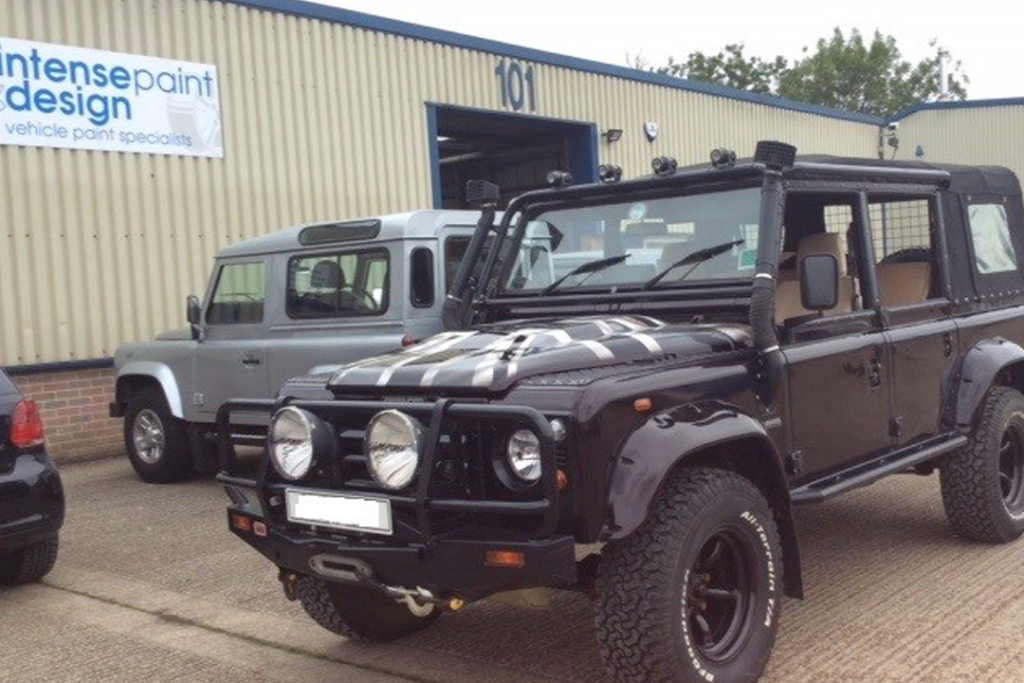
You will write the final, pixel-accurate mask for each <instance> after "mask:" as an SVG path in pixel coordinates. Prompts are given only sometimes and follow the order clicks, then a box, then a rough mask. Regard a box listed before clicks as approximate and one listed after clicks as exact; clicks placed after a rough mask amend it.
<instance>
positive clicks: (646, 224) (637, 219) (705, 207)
mask: <svg viewBox="0 0 1024 683" xmlns="http://www.w3.org/2000/svg"><path fill="white" fill-rule="evenodd" d="M760 207H761V190H760V188H759V187H751V188H745V189H737V190H726V191H721V192H711V193H705V194H693V195H687V196H677V197H666V198H659V199H649V200H645V201H631V202H623V203H617V204H602V205H599V206H588V207H581V208H571V209H558V210H554V211H547V212H544V213H541V214H539V215H538V216H536V217H535V218H534V220H532V221H531V222H530V223H529V225H527V227H526V232H525V234H524V235H523V244H522V248H521V249H520V250H519V254H518V255H517V260H516V265H515V267H514V268H513V269H512V271H511V275H510V277H509V278H508V279H507V281H506V282H505V283H504V284H505V290H506V291H514V292H523V291H534V290H540V291H545V290H547V291H552V289H553V288H552V285H553V284H554V286H555V287H557V288H558V289H572V288H574V287H579V286H583V285H585V286H587V287H620V286H626V287H629V286H637V287H640V286H643V285H644V284H645V283H649V282H650V281H651V280H652V279H654V278H656V277H657V276H658V275H659V274H661V273H662V272H663V271H665V270H666V269H670V268H671V270H670V271H669V272H668V274H667V275H665V276H664V277H663V278H661V279H660V280H658V281H657V283H656V284H657V286H662V287H671V286H672V285H673V283H678V282H680V281H681V280H682V279H683V278H685V279H686V281H687V282H694V281H699V280H713V279H737V278H750V277H753V275H754V265H755V262H756V258H755V256H756V253H757V239H758V217H759V215H760ZM729 243H732V244H729ZM715 247H722V248H721V249H720V250H715V249H714V248H715ZM700 250H709V251H708V253H707V254H705V256H704V257H700V255H697V256H698V258H696V259H692V258H691V259H690V260H689V261H688V263H687V264H686V265H684V266H683V267H676V268H672V266H673V265H675V264H678V263H679V262H680V261H683V260H684V259H687V257H691V256H693V255H694V254H695V252H698V251H700ZM708 254H710V255H708ZM616 257H619V258H616ZM694 261H696V262H694ZM560 279H561V280H562V281H561V282H559V280H560Z"/></svg>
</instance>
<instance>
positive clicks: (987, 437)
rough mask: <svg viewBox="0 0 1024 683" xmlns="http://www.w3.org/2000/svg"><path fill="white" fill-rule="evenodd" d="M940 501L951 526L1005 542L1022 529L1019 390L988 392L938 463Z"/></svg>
mask: <svg viewBox="0 0 1024 683" xmlns="http://www.w3.org/2000/svg"><path fill="white" fill-rule="evenodd" d="M940 472H941V480H942V502H943V504H944V506H945V508H946V517H948V518H949V522H950V524H951V525H952V527H953V529H954V531H956V532H957V533H958V534H959V535H961V536H963V537H965V538H969V539H972V540H975V541H982V542H986V543H1008V542H1010V541H1013V540H1016V539H1018V538H1020V536H1021V535H1022V534H1024V395H1021V393H1020V392H1019V391H1017V390H1016V389H1011V388H1009V387H995V388H993V389H992V390H991V391H989V393H988V396H987V397H986V398H985V403H984V405H982V407H981V416H980V418H979V420H978V426H977V428H976V429H975V430H974V433H973V434H971V437H970V440H969V441H968V442H967V444H966V445H965V446H963V447H962V448H960V449H959V450H958V451H956V452H955V453H953V454H952V455H950V456H949V457H948V458H946V459H945V460H944V461H943V463H942V466H941V470H940Z"/></svg>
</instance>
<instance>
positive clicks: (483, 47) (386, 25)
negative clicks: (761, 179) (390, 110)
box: [224, 0, 885, 126]
mask: <svg viewBox="0 0 1024 683" xmlns="http://www.w3.org/2000/svg"><path fill="white" fill-rule="evenodd" d="M224 1H225V2H229V3H231V4H234V5H241V6H244V7H251V8H254V9H261V10H267V11H271V12H280V13H283V14H291V15H295V16H300V17H306V18H309V19H319V20H322V21H329V22H334V23H338V24H346V25H349V26H355V27H357V28H363V29H367V30H370V31H380V32H383V33H390V34H394V35H398V36H404V37H407V38H414V39H417V40H425V41H429V42H432V43H441V44H443V45H451V46H453V47H461V48H465V49H467V50H476V51H480V52H491V53H494V54H498V55H503V56H506V57H511V58H514V59H522V60H525V61H529V62H535V63H539V64H547V65H549V66H556V67H561V68H565V69H572V70H574V71H584V72H587V73H593V74H599V75H602V76H612V77H614V78H623V79H626V80H630V81H636V82H639V83H646V84H648V85H656V86H661V87H665V88H674V89H676V90H686V91H689V92H695V93H700V94H703V95H712V96H715V97H724V98H727V99H731V100H738V101H740V102H749V103H751V104H760V105H764V106H766V107H774V108H776V109H787V110H790V111H796V112H801V113H804V114H815V115H817V116H824V117H827V118H833V119H840V120H843V121H852V122H854V123H864V124H870V125H872V126H880V125H882V124H884V123H885V120H884V119H882V118H880V117H878V116H872V115H870V114H859V113H856V112H848V111H841V110H838V109H830V108H828V107H821V106H818V105H815V104H806V103H804V102H796V101H794V100H787V99H783V98H781V97H771V96H769V95H761V94H759V93H752V92H747V91H745V90H737V89H735V88H728V87H725V86H722V85H712V84H709V83H699V82H697V81H690V80H686V79H683V78H675V77H672V76H664V75H662V74H656V73H651V72H648V71H640V70H638V69H631V68H629V67H625V66H616V65H614V64H605V63H603V62H597V61H593V60H590V59H583V58H580V57H569V56H567V55H560V54H556V53H554V52H547V51H545V50H537V49H534V48H529V47H523V46H521V45H513V44H511V43H504V42H501V41H498V40H490V39H488V38H478V37H476V36H470V35H466V34H465V33H457V32H455V31H446V30H444V29H438V28H431V27H429V26H421V25H419V24H412V23H409V22H406V21H399V20H398V19H388V18H385V17H378V16H374V15H372V14H364V13H362V12H354V11H352V10H347V9H342V8H339V7H328V6H326V5H315V4H313V3H310V2H303V1H302V0H224Z"/></svg>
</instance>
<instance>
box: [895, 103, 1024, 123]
mask: <svg viewBox="0 0 1024 683" xmlns="http://www.w3.org/2000/svg"><path fill="white" fill-rule="evenodd" d="M988 107H1024V97H998V98H992V99H987V100H954V101H951V102H921V103H920V104H915V105H914V106H913V107H909V108H907V109H904V110H903V111H901V112H900V113H898V114H896V115H895V116H893V117H892V119H890V120H891V121H900V120H902V119H905V118H907V117H908V116H911V115H912V114H916V113H917V112H919V111H931V110H934V109H985V108H988Z"/></svg>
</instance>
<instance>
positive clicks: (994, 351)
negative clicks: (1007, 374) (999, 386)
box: [953, 337, 1024, 431]
mask: <svg viewBox="0 0 1024 683" xmlns="http://www.w3.org/2000/svg"><path fill="white" fill-rule="evenodd" d="M1020 362H1024V348H1022V347H1021V346H1020V345H1018V344H1016V343H1014V342H1012V341H1009V340H1008V339H1004V338H1003V337H995V338H992V339H985V340H982V341H980V342H978V343H977V344H975V345H974V346H972V347H971V348H970V349H968V350H967V352H966V353H965V354H964V355H963V360H962V361H961V362H960V372H959V373H957V375H958V376H957V379H956V389H955V391H954V392H953V396H954V399H955V401H956V403H955V415H956V426H957V428H958V429H961V430H967V431H970V430H971V429H972V427H973V425H974V418H975V416H976V415H977V414H978V410H979V409H980V408H981V405H982V403H984V401H985V396H986V395H988V391H989V389H991V388H992V385H993V384H994V383H995V381H996V379H997V378H998V377H999V375H1000V373H1002V372H1003V371H1004V370H1005V369H1006V368H1007V367H1009V366H1010V365H1014V364H1015V363H1020Z"/></svg>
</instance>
